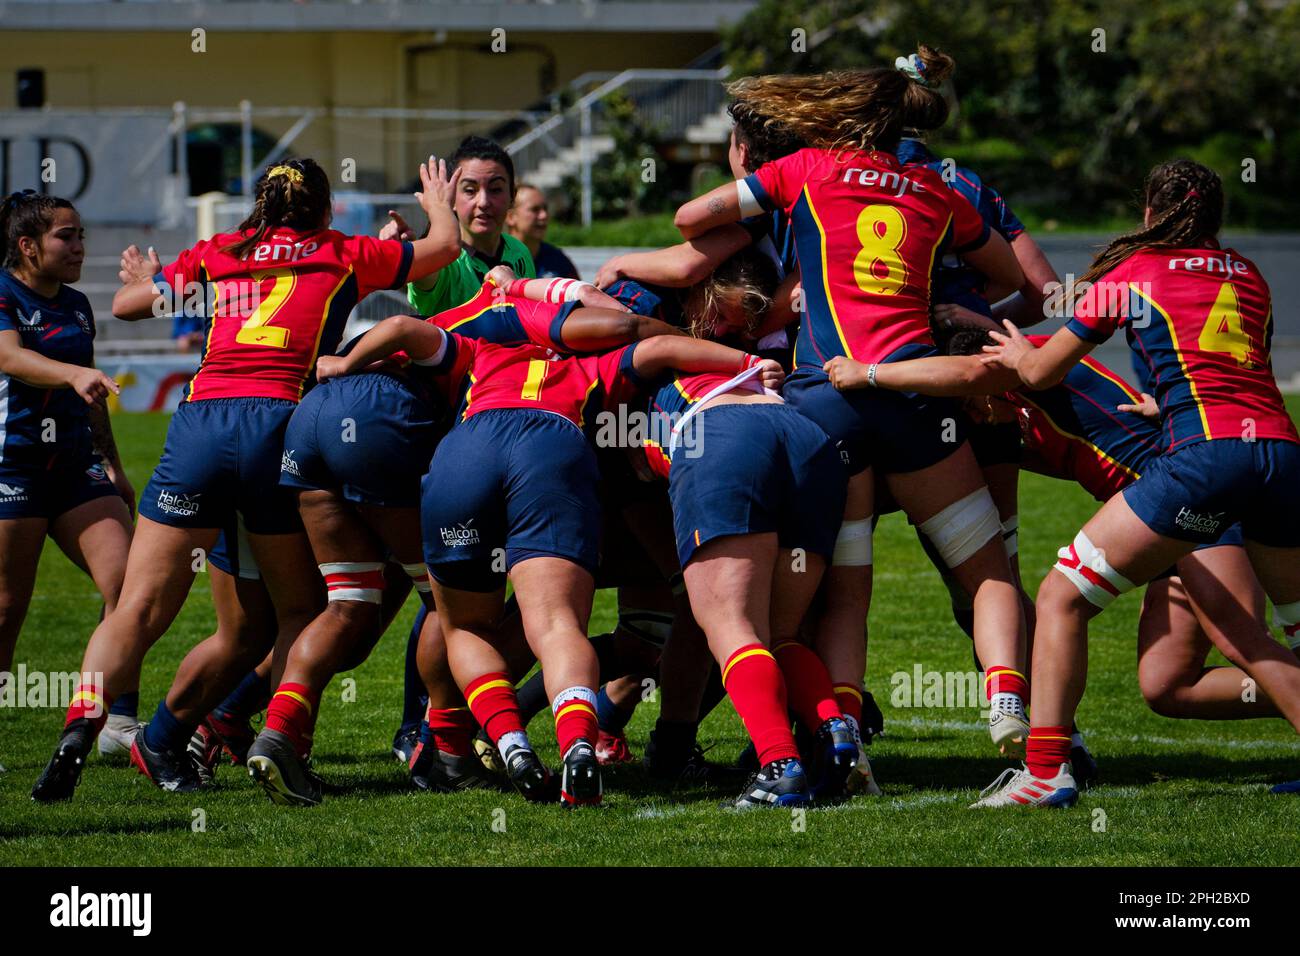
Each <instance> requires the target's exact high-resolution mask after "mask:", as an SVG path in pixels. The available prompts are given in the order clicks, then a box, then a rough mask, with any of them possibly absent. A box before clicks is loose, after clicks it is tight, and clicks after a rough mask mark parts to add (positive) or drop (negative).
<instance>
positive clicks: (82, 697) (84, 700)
mask: <svg viewBox="0 0 1300 956" xmlns="http://www.w3.org/2000/svg"><path fill="white" fill-rule="evenodd" d="M112 706H113V698H111V697H109V696H108V691H106V690H104V688H102V687H98V686H96V685H95V684H78V685H77V692H76V693H75V694H73V695H72V703H70V704H69V705H68V714H67V717H65V718H64V721H63V726H64V728H66V727H67V726H68V725H69V724H70V723H72V722H73V721H74V720H80V719H82V718H83V717H84V718H85V719H86V720H89V721H90V725H91V727H93V728H94V731H95V733H96V734H98V733H99V732H100V731H101V730H103V729H104V724H106V723H108V709H109V708H110V707H112Z"/></svg>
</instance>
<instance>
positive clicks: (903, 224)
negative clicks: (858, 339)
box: [853, 204, 907, 295]
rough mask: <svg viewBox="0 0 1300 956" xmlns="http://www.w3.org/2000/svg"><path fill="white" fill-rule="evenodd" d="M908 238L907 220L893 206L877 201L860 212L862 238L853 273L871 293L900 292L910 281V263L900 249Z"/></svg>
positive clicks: (894, 293) (893, 293)
mask: <svg viewBox="0 0 1300 956" xmlns="http://www.w3.org/2000/svg"><path fill="white" fill-rule="evenodd" d="M906 238H907V220H906V219H904V218H903V214H902V213H901V212H899V211H898V210H897V209H895V208H894V207H893V206H882V205H880V204H873V205H870V206H866V207H864V208H863V210H862V212H860V213H858V242H860V243H862V248H861V250H859V252H858V255H857V258H855V259H854V260H853V277H854V278H855V279H856V280H857V283H858V288H860V289H861V290H862V291H863V292H867V293H870V294H871V295H897V294H898V293H899V291H900V290H901V289H902V288H903V286H904V285H905V284H906V283H907V264H906V263H904V262H903V257H902V256H901V255H899V253H898V249H899V247H900V246H902V244H903V240H905V239H906Z"/></svg>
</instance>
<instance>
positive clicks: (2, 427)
mask: <svg viewBox="0 0 1300 956" xmlns="http://www.w3.org/2000/svg"><path fill="white" fill-rule="evenodd" d="M8 425H9V376H8V375H5V374H3V373H0V461H4V460H5V439H6V438H7V437H8Z"/></svg>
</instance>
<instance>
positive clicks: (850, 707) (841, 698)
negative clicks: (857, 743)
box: [835, 684, 862, 724]
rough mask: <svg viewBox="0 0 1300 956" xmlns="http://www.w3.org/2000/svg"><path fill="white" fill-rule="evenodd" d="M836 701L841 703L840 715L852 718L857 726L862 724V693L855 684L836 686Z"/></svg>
mask: <svg viewBox="0 0 1300 956" xmlns="http://www.w3.org/2000/svg"><path fill="white" fill-rule="evenodd" d="M835 699H836V700H837V701H838V702H839V705H840V713H841V714H843V715H844V716H845V717H852V718H853V722H854V723H855V724H861V723H862V691H861V690H859V689H858V687H857V686H856V685H854V684H836V685H835Z"/></svg>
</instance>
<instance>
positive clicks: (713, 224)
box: [673, 180, 757, 239]
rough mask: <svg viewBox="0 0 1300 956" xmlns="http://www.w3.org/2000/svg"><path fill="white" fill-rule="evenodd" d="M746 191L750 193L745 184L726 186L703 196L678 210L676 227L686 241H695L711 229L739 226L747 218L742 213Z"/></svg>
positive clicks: (742, 181) (736, 183)
mask: <svg viewBox="0 0 1300 956" xmlns="http://www.w3.org/2000/svg"><path fill="white" fill-rule="evenodd" d="M742 189H748V187H747V186H746V185H745V180H739V181H737V182H732V183H723V184H722V185H721V186H719V187H718V188H716V189H711V190H709V191H708V192H707V193H705V194H704V195H703V196H697V197H696V198H694V199H692V200H691V201H690V202H688V203H686V204H685V205H683V206H682V207H681V208H680V209H678V210H677V215H676V216H674V217H673V225H674V226H676V227H677V231H678V232H680V233H681V234H682V236H683V237H685V238H686V239H695V238H696V237H698V236H702V235H704V233H706V232H708V231H710V230H711V229H716V228H717V227H719V226H725V225H727V224H728V223H733V222H738V221H739V220H740V219H741V218H743V215H744V213H742V212H741V190H742ZM756 211H757V209H755V210H751V212H756Z"/></svg>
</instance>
